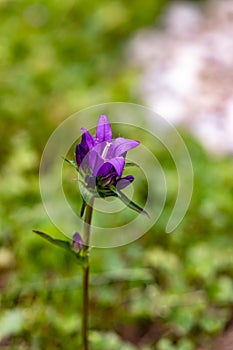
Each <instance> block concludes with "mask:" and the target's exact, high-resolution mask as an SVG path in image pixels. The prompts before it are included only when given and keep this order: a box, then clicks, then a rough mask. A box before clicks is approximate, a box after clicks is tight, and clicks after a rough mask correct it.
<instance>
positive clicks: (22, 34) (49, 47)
mask: <svg viewBox="0 0 233 350" xmlns="http://www.w3.org/2000/svg"><path fill="white" fill-rule="evenodd" d="M168 4H169V1H164V0H157V1H155V0H146V1H144V2H143V6H142V2H141V1H139V0H135V1H129V2H124V1H103V0H102V1H101V2H98V3H97V2H94V1H90V0H87V1H85V2H82V1H73V0H67V1H66V2H58V1H55V0H47V1H40V2H38V3H34V2H32V1H26V0H22V1H19V2H16V1H11V0H10V1H7V0H1V1H0V17H1V18H0V23H1V24H0V26H1V43H0V70H1V87H0V88H1V103H0V115H1V117H0V140H1V149H0V161H1V163H0V198H1V201H0V273H1V275H0V288H1V296H0V306H1V313H0V348H1V349H33V350H37V349H78V348H79V337H77V334H78V333H79V332H80V313H81V306H82V303H81V293H80V283H81V279H80V270H79V268H78V267H77V265H76V263H75V261H74V260H73V258H72V257H71V256H69V255H68V254H66V253H65V252H64V251H61V250H60V249H58V248H56V247H53V246H50V245H49V244H47V243H46V242H44V241H43V240H42V239H40V238H39V237H36V236H34V235H33V233H32V229H34V228H41V229H43V231H45V232H49V233H51V234H52V235H54V236H57V237H60V236H61V234H60V233H59V232H58V231H57V230H56V229H55V228H54V226H53V225H52V223H51V222H50V221H49V219H48V217H47V215H46V213H45V211H44V209H43V206H42V204H41V199H40V194H39V187H38V169H39V161H40V157H41V153H42V151H43V148H44V145H45V143H46V141H47V139H48V137H49V135H50V134H51V132H52V131H53V130H54V129H55V128H56V126H58V125H59V124H60V123H61V122H62V121H63V120H64V119H65V118H67V117H68V116H69V115H70V114H72V113H74V112H76V111H78V110H80V109H82V108H85V107H89V106H91V105H94V104H98V103H103V102H114V101H125V102H135V103H140V102H141V101H139V100H138V99H137V98H136V95H134V93H135V92H134V91H135V89H134V87H135V85H136V84H138V72H137V70H136V69H135V68H133V67H132V66H130V65H129V63H128V60H127V57H126V48H127V43H128V41H129V40H130V38H131V37H132V36H133V34H134V33H135V32H136V31H137V30H138V29H140V28H143V27H148V26H154V25H156V19H158V23H159V16H160V15H161V14H162V13H163V11H164V10H165V8H166V6H167V5H168ZM181 133H182V136H183V137H184V140H185V142H186V144H187V147H188V149H189V152H190V154H191V157H192V161H193V167H194V175H195V183H194V192H193V198H192V202H191V206H190V209H189V211H188V213H187V215H186V216H185V218H184V220H183V222H182V224H181V225H180V226H179V227H178V228H177V229H176V230H175V232H174V233H173V234H172V235H167V234H165V232H164V231H165V226H166V222H167V218H168V216H169V213H170V212H171V209H172V207H173V205H174V201H175V198H176V193H174V191H172V184H173V183H174V184H176V177H177V175H176V169H175V167H174V166H173V164H172V162H171V161H170V156H169V154H168V153H167V151H166V149H163V148H155V149H154V152H155V154H156V157H157V158H158V160H159V161H160V163H161V164H162V165H163V167H165V168H166V172H167V174H168V175H169V179H170V183H171V186H170V187H171V190H170V191H169V193H168V198H167V202H166V208H165V211H164V213H163V215H162V216H161V218H160V219H159V221H158V222H157V223H156V225H155V226H154V227H153V228H152V229H151V230H150V232H148V233H147V234H146V235H145V236H143V237H142V238H141V239H140V240H138V241H136V242H134V243H132V244H130V245H127V246H124V247H121V248H117V249H108V250H107V249H105V250H101V249H96V250H92V253H91V266H92V280H91V319H90V328H91V332H90V339H91V343H92V347H91V349H96V350H99V349H101V350H102V349H108V350H114V349H123V350H124V349H125V350H127V349H128V350H131V349H132V350H133V349H138V348H139V349H142V350H146V349H147V350H149V349H158V350H173V349H177V350H192V349H198V347H199V346H200V345H201V346H205V345H206V346H207V345H208V344H211V342H212V340H213V339H215V337H217V336H218V334H221V333H223V331H224V329H225V328H226V326H227V325H228V324H229V323H230V321H231V319H232V316H233V314H232V303H233V282H232V275H233V247H232V215H233V183H232V173H233V163H232V158H230V157H224V158H215V157H214V156H210V155H207V154H206V152H205V151H204V150H203V148H202V147H201V145H199V144H198V142H197V141H195V140H194V139H193V138H192V137H191V136H190V135H188V134H187V132H185V131H181ZM142 195H143V189H142Z"/></svg>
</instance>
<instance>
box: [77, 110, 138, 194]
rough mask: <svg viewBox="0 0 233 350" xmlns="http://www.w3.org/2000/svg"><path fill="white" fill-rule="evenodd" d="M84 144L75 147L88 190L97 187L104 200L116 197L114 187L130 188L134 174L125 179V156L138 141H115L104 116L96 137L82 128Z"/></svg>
mask: <svg viewBox="0 0 233 350" xmlns="http://www.w3.org/2000/svg"><path fill="white" fill-rule="evenodd" d="M82 130H83V135H82V140H81V143H79V144H78V145H77V146H76V152H75V154H76V162H77V166H78V168H79V169H80V171H81V173H82V174H83V175H84V177H85V183H86V185H87V188H89V189H94V188H96V189H97V191H98V193H99V194H100V195H101V196H102V197H107V196H109V195H114V192H112V188H113V187H114V188H116V189H118V190H120V189H123V188H125V187H126V186H128V185H129V184H130V183H131V182H132V181H133V180H134V177H133V176H132V175H129V176H125V177H122V174H123V170H124V167H125V157H126V153H127V152H128V151H129V150H131V149H133V148H135V147H137V146H138V145H139V141H136V140H130V139H126V138H123V137H118V138H116V139H113V138H112V129H111V126H110V123H109V121H108V118H107V117H106V115H104V114H101V115H100V117H99V121H98V124H97V127H96V137H95V138H94V137H93V136H92V135H91V134H90V133H89V131H88V130H86V129H84V128H82Z"/></svg>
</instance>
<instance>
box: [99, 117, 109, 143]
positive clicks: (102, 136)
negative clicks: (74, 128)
mask: <svg viewBox="0 0 233 350" xmlns="http://www.w3.org/2000/svg"><path fill="white" fill-rule="evenodd" d="M96 141H97V142H98V143H99V142H103V141H109V142H111V141H112V129H111V126H110V124H109V121H108V118H107V117H106V115H105V114H101V115H100V117H99V121H98V124H97V128H96Z"/></svg>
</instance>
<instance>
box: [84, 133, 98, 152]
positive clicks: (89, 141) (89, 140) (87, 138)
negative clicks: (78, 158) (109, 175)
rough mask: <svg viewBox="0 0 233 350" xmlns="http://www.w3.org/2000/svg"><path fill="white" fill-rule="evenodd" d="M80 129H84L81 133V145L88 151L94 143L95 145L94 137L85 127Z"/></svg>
mask: <svg viewBox="0 0 233 350" xmlns="http://www.w3.org/2000/svg"><path fill="white" fill-rule="evenodd" d="M81 130H83V131H84V133H83V135H82V142H81V145H82V146H83V147H84V148H85V149H87V150H88V151H90V150H91V149H92V148H93V147H94V145H95V140H94V137H93V136H92V135H91V134H90V133H89V131H88V130H87V129H85V128H81Z"/></svg>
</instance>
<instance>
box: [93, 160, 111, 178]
mask: <svg viewBox="0 0 233 350" xmlns="http://www.w3.org/2000/svg"><path fill="white" fill-rule="evenodd" d="M112 170H113V166H112V164H111V163H109V162H106V163H104V164H103V165H102V166H101V167H100V168H99V170H98V173H97V175H96V176H106V175H108V174H110V172H111V171H112Z"/></svg>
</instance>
